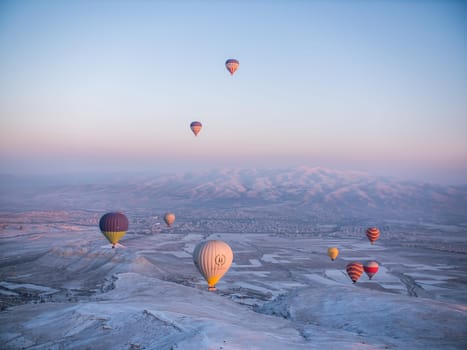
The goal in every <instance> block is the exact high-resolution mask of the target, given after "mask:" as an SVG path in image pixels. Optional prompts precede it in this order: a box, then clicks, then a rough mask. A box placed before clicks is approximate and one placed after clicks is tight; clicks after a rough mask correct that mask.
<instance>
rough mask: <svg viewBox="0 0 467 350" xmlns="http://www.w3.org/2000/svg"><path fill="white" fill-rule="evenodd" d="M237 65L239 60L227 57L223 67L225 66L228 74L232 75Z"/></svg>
mask: <svg viewBox="0 0 467 350" xmlns="http://www.w3.org/2000/svg"><path fill="white" fill-rule="evenodd" d="M239 65H240V62H238V61H237V60H235V59H233V58H229V59H228V60H227V61H225V68H227V70H228V71H229V72H230V75H233V74H234V73H235V71H236V70H237V69H238V66H239Z"/></svg>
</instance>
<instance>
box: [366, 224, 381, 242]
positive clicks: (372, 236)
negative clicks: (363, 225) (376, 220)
mask: <svg viewBox="0 0 467 350" xmlns="http://www.w3.org/2000/svg"><path fill="white" fill-rule="evenodd" d="M366 236H367V237H368V239H369V240H370V242H371V244H375V241H376V240H377V239H378V238H379V230H378V228H377V227H370V228H368V229H367V230H366Z"/></svg>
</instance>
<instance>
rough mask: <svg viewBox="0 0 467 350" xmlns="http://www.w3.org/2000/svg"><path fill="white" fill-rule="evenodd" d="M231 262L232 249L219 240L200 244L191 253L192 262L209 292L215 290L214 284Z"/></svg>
mask: <svg viewBox="0 0 467 350" xmlns="http://www.w3.org/2000/svg"><path fill="white" fill-rule="evenodd" d="M232 260H233V252H232V249H231V248H230V246H229V245H228V244H227V243H225V242H223V241H220V240H210V241H205V242H200V243H199V244H198V245H197V246H196V247H195V250H194V251H193V262H194V263H195V266H196V267H197V269H198V270H199V272H200V273H201V275H203V277H204V279H205V280H206V281H207V282H208V290H211V291H213V290H216V283H217V282H219V280H220V279H221V278H222V276H224V275H225V273H226V272H227V271H228V270H229V268H230V265H231V264H232Z"/></svg>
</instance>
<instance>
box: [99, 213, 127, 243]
mask: <svg viewBox="0 0 467 350" xmlns="http://www.w3.org/2000/svg"><path fill="white" fill-rule="evenodd" d="M99 228H100V229H101V231H102V234H103V235H104V236H105V238H107V240H108V241H109V242H110V243H111V244H112V248H115V245H116V244H117V243H118V241H119V240H120V239H122V237H123V236H125V233H126V231H128V219H127V217H126V216H125V214H123V213H121V212H113V213H107V214H104V215H103V216H102V217H101V219H100V220H99Z"/></svg>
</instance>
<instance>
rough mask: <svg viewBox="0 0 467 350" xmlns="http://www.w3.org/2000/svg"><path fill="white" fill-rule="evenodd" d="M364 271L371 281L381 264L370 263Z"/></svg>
mask: <svg viewBox="0 0 467 350" xmlns="http://www.w3.org/2000/svg"><path fill="white" fill-rule="evenodd" d="M363 269H364V270H365V273H366V274H367V275H368V278H369V279H370V280H371V278H372V277H373V276H374V275H375V274H376V273H377V272H378V270H379V264H378V263H377V262H376V261H370V262H368V263H366V264H365V265H364V266H363Z"/></svg>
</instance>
